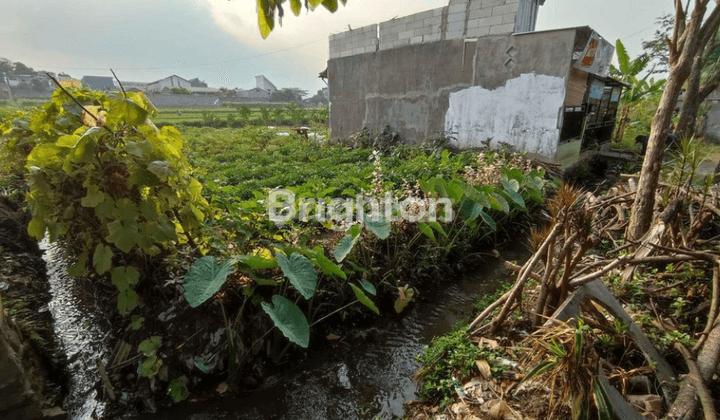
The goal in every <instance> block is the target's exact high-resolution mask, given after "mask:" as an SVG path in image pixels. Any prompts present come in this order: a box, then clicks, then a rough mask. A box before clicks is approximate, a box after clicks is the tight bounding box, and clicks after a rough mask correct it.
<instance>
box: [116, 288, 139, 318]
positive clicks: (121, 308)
mask: <svg viewBox="0 0 720 420" xmlns="http://www.w3.org/2000/svg"><path fill="white" fill-rule="evenodd" d="M137 301H138V295H137V293H135V291H134V290H133V289H125V290H122V291H120V293H119V294H118V302H117V308H118V312H120V314H121V315H123V316H125V315H127V314H129V313H130V312H132V311H133V309H135V308H137Z"/></svg>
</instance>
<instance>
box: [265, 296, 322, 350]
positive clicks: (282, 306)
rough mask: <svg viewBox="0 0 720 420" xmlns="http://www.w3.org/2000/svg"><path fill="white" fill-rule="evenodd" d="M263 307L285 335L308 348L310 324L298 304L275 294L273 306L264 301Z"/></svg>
mask: <svg viewBox="0 0 720 420" xmlns="http://www.w3.org/2000/svg"><path fill="white" fill-rule="evenodd" d="M262 308H263V310H264V311H265V312H266V313H267V314H268V315H270V319H272V321H273V322H274V323H275V326H276V327H278V328H279V329H280V331H281V332H282V333H283V335H285V337H287V338H288V339H289V340H290V341H292V342H293V343H295V344H297V345H298V346H300V347H305V348H307V346H308V344H310V325H309V324H308V322H307V318H305V315H304V314H303V313H302V311H301V310H300V308H298V307H297V305H295V304H294V303H292V302H290V301H289V300H287V299H285V298H284V297H282V296H279V295H275V296H273V297H272V306H271V305H270V304H268V303H266V302H263V303H262Z"/></svg>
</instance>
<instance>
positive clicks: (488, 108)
mask: <svg viewBox="0 0 720 420" xmlns="http://www.w3.org/2000/svg"><path fill="white" fill-rule="evenodd" d="M564 100H565V78H564V77H556V76H546V75H542V74H534V73H527V74H522V75H520V76H519V77H516V78H514V79H510V80H508V81H507V82H506V83H505V85H504V86H501V87H499V88H497V89H495V90H487V89H485V88H483V87H482V86H472V87H470V88H467V89H464V90H461V91H459V92H454V93H451V94H450V106H449V107H448V110H447V113H446V114H445V132H446V134H448V135H450V136H451V137H453V138H454V140H452V141H451V144H454V145H455V146H457V147H460V148H468V147H481V146H482V142H483V141H484V140H487V139H488V138H491V139H492V141H491V145H492V146H493V147H498V145H499V143H500V142H506V143H509V144H512V145H513V146H515V147H516V148H518V149H520V150H525V151H528V152H532V153H538V154H541V155H545V156H547V157H551V158H552V157H554V156H555V152H556V151H557V146H558V139H559V137H560V129H559V128H558V117H559V115H560V109H561V108H562V106H563V102H564Z"/></svg>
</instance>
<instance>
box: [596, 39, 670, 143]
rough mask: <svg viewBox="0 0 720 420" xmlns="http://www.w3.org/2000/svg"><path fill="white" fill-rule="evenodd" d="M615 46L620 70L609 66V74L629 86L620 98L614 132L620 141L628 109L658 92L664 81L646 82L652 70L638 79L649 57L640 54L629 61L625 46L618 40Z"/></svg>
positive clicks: (651, 80) (653, 80) (625, 124)
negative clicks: (616, 124) (618, 114)
mask: <svg viewBox="0 0 720 420" xmlns="http://www.w3.org/2000/svg"><path fill="white" fill-rule="evenodd" d="M615 46H616V51H617V56H618V65H619V66H620V68H617V67H615V66H613V65H611V66H610V74H611V75H612V76H613V77H615V78H616V79H618V80H620V81H621V82H623V83H625V84H627V85H629V86H630V87H629V88H628V89H627V90H625V92H624V93H623V95H622V96H621V97H620V118H619V123H618V126H617V129H616V131H615V140H616V141H620V140H622V137H623V133H624V132H625V127H626V126H627V123H628V113H629V112H630V108H631V107H632V106H633V105H636V104H637V103H638V102H640V101H642V100H644V99H645V98H646V97H648V96H649V95H651V94H653V93H657V92H660V91H661V90H662V88H663V86H664V85H665V80H658V81H655V79H652V78H651V79H649V80H648V77H649V76H650V74H652V69H651V70H650V71H648V72H647V74H646V75H645V76H644V77H642V78H640V79H639V78H638V75H639V74H640V73H642V72H643V71H645V69H646V67H647V66H648V64H649V63H650V56H649V55H648V54H641V55H639V56H637V57H636V58H634V59H630V55H629V54H628V53H627V50H626V49H625V45H623V43H622V42H621V41H620V40H619V39H618V40H617V41H616V43H615Z"/></svg>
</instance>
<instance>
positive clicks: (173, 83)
mask: <svg viewBox="0 0 720 420" xmlns="http://www.w3.org/2000/svg"><path fill="white" fill-rule="evenodd" d="M174 87H184V88H190V87H192V84H191V83H190V81H189V80H185V79H183V78H182V77H180V76H176V75H174V74H173V75H172V76H168V77H166V78H164V79H160V80H156V81H154V82H151V83H148V84H147V86H146V89H147V91H148V92H160V91H162V90H163V88H171V89H172V88H174Z"/></svg>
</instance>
